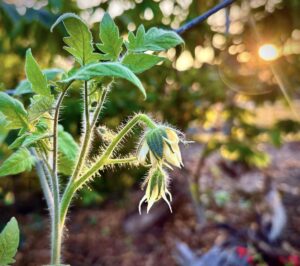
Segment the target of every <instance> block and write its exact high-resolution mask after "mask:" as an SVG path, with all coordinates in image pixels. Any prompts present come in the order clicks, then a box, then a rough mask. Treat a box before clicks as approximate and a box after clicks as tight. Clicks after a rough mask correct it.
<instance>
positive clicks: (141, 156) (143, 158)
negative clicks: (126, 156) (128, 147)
mask: <svg viewBox="0 0 300 266" xmlns="http://www.w3.org/2000/svg"><path fill="white" fill-rule="evenodd" d="M148 152H149V146H148V144H147V142H146V141H145V142H144V143H143V145H142V147H141V149H140V150H139V152H138V161H139V162H140V163H142V164H144V163H145V161H146V157H147V154H148Z"/></svg>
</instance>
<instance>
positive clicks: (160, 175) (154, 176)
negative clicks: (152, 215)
mask: <svg viewBox="0 0 300 266" xmlns="http://www.w3.org/2000/svg"><path fill="white" fill-rule="evenodd" d="M168 179H169V177H168V175H167V173H166V172H165V171H164V170H163V169H162V168H161V167H159V166H158V167H156V168H152V169H151V170H150V172H149V175H148V177H147V179H146V183H147V188H146V193H145V195H144V197H143V198H142V199H141V201H140V204H139V212H140V214H141V207H142V204H143V202H144V201H145V202H147V203H148V206H147V213H148V212H149V210H150V209H151V207H152V206H153V204H154V203H155V202H156V201H158V200H160V199H161V198H163V199H164V200H165V202H166V203H167V204H168V206H169V208H170V211H171V212H172V208H171V205H170V201H172V195H171V193H170V192H169V190H168V189H167V186H168ZM167 194H168V196H169V199H168V198H167Z"/></svg>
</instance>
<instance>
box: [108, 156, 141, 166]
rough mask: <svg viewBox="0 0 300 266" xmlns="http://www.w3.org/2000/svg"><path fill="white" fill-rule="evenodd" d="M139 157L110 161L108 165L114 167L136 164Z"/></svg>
mask: <svg viewBox="0 0 300 266" xmlns="http://www.w3.org/2000/svg"><path fill="white" fill-rule="evenodd" d="M137 161H138V160H137V157H135V156H133V157H128V158H116V159H108V160H107V161H106V164H107V165H114V164H127V163H136V162H137Z"/></svg>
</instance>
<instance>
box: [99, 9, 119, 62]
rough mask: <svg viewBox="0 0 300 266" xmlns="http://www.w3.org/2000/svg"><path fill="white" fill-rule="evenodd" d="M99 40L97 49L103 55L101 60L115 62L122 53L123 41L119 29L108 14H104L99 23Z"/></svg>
mask: <svg viewBox="0 0 300 266" xmlns="http://www.w3.org/2000/svg"><path fill="white" fill-rule="evenodd" d="M100 40H101V41H102V43H101V44H97V47H98V49H99V50H100V51H101V52H103V53H104V54H102V55H100V56H101V59H102V60H112V61H116V60H117V59H118V58H119V55H120V53H121V51H122V45H123V39H122V38H120V34H119V29H118V27H117V26H116V24H115V22H114V21H113V19H112V18H111V17H110V15H109V14H108V13H105V14H104V16H103V19H102V21H101V23H100Z"/></svg>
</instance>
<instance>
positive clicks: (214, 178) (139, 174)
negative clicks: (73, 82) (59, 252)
mask: <svg viewBox="0 0 300 266" xmlns="http://www.w3.org/2000/svg"><path fill="white" fill-rule="evenodd" d="M220 2H221V0H220V1H215V0H207V1H199V0H197V1H192V0H153V1H152V0H135V1H134V0H110V1H105V0H89V1H86V0H77V1H76V0H69V1H67V0H2V1H0V62H1V64H0V90H1V91H7V92H10V93H14V94H15V96H16V97H18V98H19V99H21V100H22V101H23V102H24V104H25V105H26V104H28V98H29V97H28V95H27V94H26V88H24V86H23V85H24V84H22V83H20V82H21V81H22V80H24V79H25V72H24V62H25V61H24V59H25V52H26V50H27V48H29V47H31V48H32V51H33V54H34V56H35V58H37V60H38V62H39V63H40V65H41V66H42V67H43V68H62V69H64V70H69V69H70V68H71V67H72V64H73V63H74V60H73V59H72V58H71V57H69V55H68V54H67V52H65V51H64V50H63V49H62V47H63V41H62V38H63V36H65V35H66V33H65V32H64V30H63V28H62V27H61V28H58V29H56V30H55V31H54V32H53V33H50V30H49V29H50V27H51V25H52V24H53V22H54V21H55V20H56V18H57V17H58V16H59V15H60V14H62V13H64V12H74V13H76V14H78V15H80V16H81V17H82V18H83V19H84V20H85V21H86V22H87V23H88V24H89V25H90V27H91V30H92V32H93V35H94V38H95V40H98V28H99V21H101V19H102V16H103V14H104V12H108V13H109V14H110V15H111V16H112V17H113V18H114V19H115V21H116V23H117V25H118V26H119V28H120V32H121V33H122V34H123V36H124V37H125V38H126V34H127V32H128V31H135V29H136V28H137V27H138V25H140V24H144V25H145V27H146V28H150V27H153V26H157V27H162V28H166V29H177V28H179V27H180V26H182V25H183V24H185V23H186V22H187V21H189V20H190V19H192V18H195V17H197V16H199V15H201V14H202V13H204V12H205V11H207V10H209V9H211V8H212V7H213V6H215V5H216V4H218V3H220ZM299 14H300V1H298V0H285V1H283V0H237V1H235V2H234V3H233V4H231V5H230V6H229V7H228V8H225V9H222V10H221V11H219V12H217V13H216V14H214V15H212V16H211V17H209V18H208V19H207V20H206V21H205V22H203V23H201V24H199V25H197V26H196V27H194V28H193V29H190V30H188V31H186V32H184V33H183V34H182V38H183V39H184V40H185V46H184V47H178V48H176V49H170V50H169V51H167V52H166V53H163V54H162V55H163V56H166V57H167V58H168V59H169V60H168V61H167V62H165V63H164V64H163V65H159V66H156V67H154V68H153V69H152V70H149V71H147V72H146V73H144V74H141V75H140V79H141V80H142V82H143V84H144V86H145V88H146V90H147V94H148V99H147V101H144V100H143V98H142V96H141V95H140V94H139V93H138V92H137V90H135V89H132V87H131V85H130V84H129V83H127V82H125V81H124V82H123V81H117V82H116V83H115V84H114V88H113V90H112V92H111V94H110V97H109V101H108V102H107V103H106V109H105V112H104V114H103V120H102V121H103V123H105V124H106V125H107V126H108V127H109V128H111V129H115V128H116V127H117V126H118V125H120V123H122V122H124V121H125V120H126V118H127V117H128V116H130V115H132V114H133V113H134V112H139V111H142V112H146V113H149V114H151V115H152V116H153V117H154V118H155V119H157V120H160V121H164V122H167V123H170V124H172V125H175V126H176V127H177V128H178V129H180V130H181V131H183V132H185V133H186V135H187V138H188V139H189V140H193V141H195V143H193V144H190V145H189V146H187V147H183V158H184V163H185V168H184V169H182V170H180V171H175V172H174V173H172V178H173V182H172V184H171V188H170V189H171V191H172V193H173V195H174V201H173V214H170V213H169V211H168V209H167V206H164V204H162V205H160V204H158V205H156V206H155V207H154V208H153V211H151V212H150V214H148V215H146V214H145V215H143V216H139V215H138V211H137V205H138V201H139V199H140V198H141V197H142V194H143V192H142V191H141V190H140V185H141V183H142V180H143V178H144V175H145V171H146V169H138V170H136V169H123V168H122V169H115V170H114V171H112V172H109V173H105V174H104V175H103V176H102V177H101V178H100V177H98V178H95V180H94V181H93V182H92V183H90V184H89V187H85V188H83V189H82V190H81V191H80V193H79V195H78V197H77V198H76V200H75V201H74V204H73V208H72V210H71V212H70V214H69V221H68V228H69V230H68V232H67V234H66V243H65V246H64V257H65V259H66V261H67V262H68V263H69V264H71V265H81V266H85V265H87V266H88V265H199V266H201V265H212V266H214V265H238V266H240V265H272V266H273V265H275V266H276V265H300V260H299V257H298V256H299V251H300V235H299V233H300V229H299V222H300V209H299V207H298V205H297V202H299V200H300V194H299V193H300V190H299V185H300V142H299V140H300V134H299V129H300V123H299V122H300V74H299V73H300V57H299V54H300V17H299ZM22 86H23V87H22ZM64 105H65V108H64V110H63V114H62V119H61V123H62V124H63V125H64V128H65V129H66V130H68V131H69V132H70V133H71V134H72V135H73V136H74V137H75V139H77V140H78V139H79V133H80V122H79V121H80V117H81V113H80V110H81V108H78V107H79V106H80V105H81V100H80V93H79V92H78V90H73V91H72V92H71V93H70V97H68V98H66V101H65V104H64ZM15 137H16V132H9V133H8V132H7V131H6V130H5V128H0V161H2V160H4V159H5V158H7V156H9V154H10V153H11V151H9V149H8V145H9V144H10V143H12V141H13V140H14V138H15ZM135 143H136V139H133V140H132V142H131V143H130V142H129V143H128V144H126V147H124V151H125V150H128V149H129V148H133V147H134V145H135ZM0 213H1V215H0V227H1V228H2V225H4V224H5V223H6V222H7V221H8V219H9V217H11V216H16V218H17V220H18V221H19V224H20V228H21V244H20V248H19V253H18V254H17V257H16V260H17V262H16V264H15V265H22V266H25V265H42V264H43V263H47V262H48V258H49V257H48V256H49V254H48V253H49V252H48V248H49V244H48V242H49V237H48V233H49V226H48V219H47V215H48V214H47V210H46V204H45V201H44V200H43V198H42V193H41V190H40V187H39V183H38V179H37V177H36V174H35V172H34V171H32V172H28V173H25V174H21V175H15V176H11V177H5V178H1V179H0ZM262 243H263V244H262ZM213 252H217V253H213ZM203 254H205V255H207V257H209V256H210V255H211V254H213V256H211V257H209V259H211V261H209V262H208V261H206V263H204V262H203V259H204V257H203ZM216 254H217V256H216ZM223 256H224V258H225V259H224V260H223V262H218V263H220V264H217V262H215V261H213V259H216V258H223ZM230 256H231V257H230ZM229 258H231V259H232V260H235V262H234V263H235V264H226V263H227V262H228V261H229ZM201 261H202V262H201ZM224 261H227V262H226V263H225V262H224ZM196 263H198V264H196ZM200 263H204V264H200ZM213 263H215V264H213ZM228 263H229V262H228ZM243 263H244V264H243ZM250 263H252V264H250Z"/></svg>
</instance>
